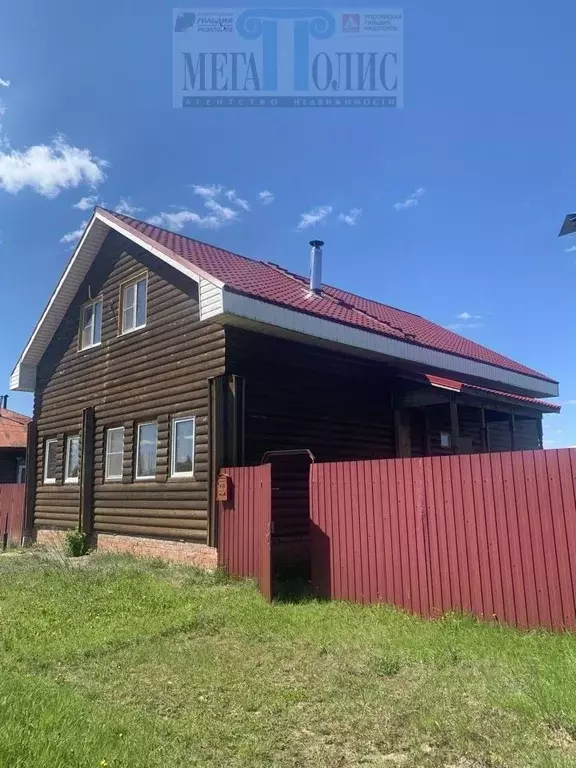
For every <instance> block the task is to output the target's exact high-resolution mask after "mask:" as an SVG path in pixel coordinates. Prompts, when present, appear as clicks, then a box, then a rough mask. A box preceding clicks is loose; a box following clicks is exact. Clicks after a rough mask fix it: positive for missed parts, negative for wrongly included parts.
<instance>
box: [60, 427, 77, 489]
mask: <svg viewBox="0 0 576 768" xmlns="http://www.w3.org/2000/svg"><path fill="white" fill-rule="evenodd" d="M79 475H80V437H79V436H78V435H74V437H69V438H68V440H67V441H66V471H65V473H64V482H65V483H77V482H78V477H79Z"/></svg>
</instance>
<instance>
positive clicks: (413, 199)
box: [394, 187, 426, 211]
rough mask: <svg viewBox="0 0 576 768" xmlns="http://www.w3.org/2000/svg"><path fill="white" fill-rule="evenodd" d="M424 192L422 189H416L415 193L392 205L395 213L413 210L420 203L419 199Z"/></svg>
mask: <svg viewBox="0 0 576 768" xmlns="http://www.w3.org/2000/svg"><path fill="white" fill-rule="evenodd" d="M425 192H426V190H425V189H424V187H418V189H417V190H416V192H413V193H412V194H411V195H410V196H409V197H407V198H406V199H405V200H400V202H398V203H394V208H395V209H396V210H397V211H406V210H407V209H408V208H415V207H416V206H417V205H418V204H419V202H420V200H419V198H421V197H422V195H423V194H424V193H425Z"/></svg>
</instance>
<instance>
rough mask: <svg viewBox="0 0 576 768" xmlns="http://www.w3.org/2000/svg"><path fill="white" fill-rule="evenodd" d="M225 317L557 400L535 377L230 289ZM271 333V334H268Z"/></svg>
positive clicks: (553, 389)
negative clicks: (240, 319)
mask: <svg viewBox="0 0 576 768" xmlns="http://www.w3.org/2000/svg"><path fill="white" fill-rule="evenodd" d="M223 309H224V313H225V314H229V315H233V316H236V317H241V318H245V319H247V320H249V321H252V322H256V323H262V324H263V325H264V326H274V327H276V328H281V329H284V330H285V331H288V332H292V333H293V334H299V335H300V336H301V335H304V336H311V337H314V338H316V339H318V340H322V341H324V342H330V343H332V344H338V345H342V346H343V347H352V348H355V349H360V350H364V351H365V352H370V353H376V354H378V355H383V356H386V357H387V358H388V359H389V360H390V361H391V362H393V361H394V360H396V361H402V362H410V363H416V364H418V365H422V366H425V367H427V368H428V369H432V370H441V371H447V372H448V371H449V372H451V373H454V374H460V375H464V376H470V377H474V378H475V379H478V380H481V381H484V382H490V383H492V384H493V385H494V386H493V388H494V389H510V388H512V389H516V390H520V391H522V392H523V393H526V394H528V395H530V396H531V397H556V396H557V395H558V385H557V384H556V383H555V382H550V381H544V380H542V379H538V378H536V377H534V376H528V375H526V374H522V373H516V372H515V371H509V370H507V369H505V368H498V367H497V366H495V365H489V364H488V363H481V362H478V361H475V360H469V359H468V358H465V357H458V356H457V355H451V354H449V353H447V352H440V351H438V350H435V349H430V348H428V347H421V346H418V345H417V344H409V343H408V342H405V341H402V340H401V339H395V338H390V337H387V336H381V335H380V334H377V333H371V332H370V331H364V330H361V329H360V328H353V327H351V326H348V325H343V324H342V323H335V322H333V321H332V320H325V319H323V318H319V317H314V316H313V315H308V314H305V313H304V312H297V311H295V310H292V309H286V308H285V307H279V306H276V305H275V304H268V303H267V302H264V301H259V300H258V299H252V298H250V297H248V296H242V295H240V294H237V293H233V292H232V291H229V290H224V291H223ZM271 332H272V331H271Z"/></svg>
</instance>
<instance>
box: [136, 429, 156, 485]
mask: <svg viewBox="0 0 576 768" xmlns="http://www.w3.org/2000/svg"><path fill="white" fill-rule="evenodd" d="M157 443H158V424H156V422H153V423H150V424H139V425H138V440H137V444H136V480H154V478H155V477H156V446H157Z"/></svg>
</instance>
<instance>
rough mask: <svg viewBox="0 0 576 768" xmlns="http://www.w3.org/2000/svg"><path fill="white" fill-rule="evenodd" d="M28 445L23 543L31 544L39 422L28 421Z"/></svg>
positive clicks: (36, 477)
mask: <svg viewBox="0 0 576 768" xmlns="http://www.w3.org/2000/svg"><path fill="white" fill-rule="evenodd" d="M26 445H27V447H26V495H25V497H24V532H23V535H22V544H30V543H31V542H32V538H33V536H34V506H35V504H36V483H37V480H38V466H37V464H38V424H37V423H36V422H35V421H30V422H29V423H28V437H27V444H26Z"/></svg>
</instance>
